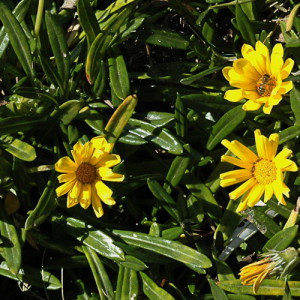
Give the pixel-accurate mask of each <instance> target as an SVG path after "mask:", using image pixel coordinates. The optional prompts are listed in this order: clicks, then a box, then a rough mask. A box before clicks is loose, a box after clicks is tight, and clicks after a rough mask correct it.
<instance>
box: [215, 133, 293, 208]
mask: <svg viewBox="0 0 300 300" xmlns="http://www.w3.org/2000/svg"><path fill="white" fill-rule="evenodd" d="M254 134H255V143H256V150H257V154H255V153H254V152H252V151H251V150H250V149H248V148H247V147H245V146H244V145H243V144H241V143H240V142H238V141H232V142H229V141H228V140H223V141H222V144H223V145H224V146H225V147H226V148H228V149H229V150H230V151H231V152H232V153H233V154H235V155H236V156H237V157H238V158H239V159H238V158H235V157H232V156H228V155H223V156H222V157H221V161H224V162H228V163H230V164H233V165H235V166H238V167H240V168H241V169H239V170H233V171H229V172H226V173H223V174H221V175H220V178H221V182H220V185H221V186H222V187H227V186H230V185H233V184H237V183H241V182H244V181H245V182H244V183H243V184H241V185H240V186H239V187H238V188H236V189H235V190H234V191H232V192H231V193H230V194H229V197H230V199H233V200H235V199H238V198H239V197H241V196H242V195H244V197H243V199H242V201H241V203H240V204H239V206H238V208H237V211H242V210H245V209H247V208H248V207H253V206H254V205H255V204H256V203H257V202H258V201H259V200H260V198H261V197H262V196H263V194H264V201H265V202H267V201H268V200H270V199H271V197H272V196H273V195H275V197H276V198H277V200H278V201H279V202H280V203H281V204H285V203H286V202H285V200H284V198H283V195H285V196H286V197H289V191H290V189H289V188H288V187H287V186H286V185H285V184H284V182H283V172H287V171H289V172H295V171H297V170H298V167H297V165H296V164H295V163H294V162H293V161H291V160H290V159H288V157H289V156H290V155H291V154H292V151H291V150H290V149H287V148H284V149H283V150H282V151H281V152H279V153H278V154H277V155H276V153H277V147H278V142H279V135H278V134H277V133H273V134H271V135H270V137H269V138H267V137H265V136H264V135H262V134H261V132H260V130H259V129H257V130H255V132H254Z"/></svg>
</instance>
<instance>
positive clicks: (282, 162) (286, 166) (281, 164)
mask: <svg viewBox="0 0 300 300" xmlns="http://www.w3.org/2000/svg"><path fill="white" fill-rule="evenodd" d="M276 166H277V167H278V168H279V169H281V171H282V172H287V171H288V172H296V171H298V167H297V165H296V164H295V163H294V162H293V161H292V160H290V159H286V158H283V159H279V160H276Z"/></svg>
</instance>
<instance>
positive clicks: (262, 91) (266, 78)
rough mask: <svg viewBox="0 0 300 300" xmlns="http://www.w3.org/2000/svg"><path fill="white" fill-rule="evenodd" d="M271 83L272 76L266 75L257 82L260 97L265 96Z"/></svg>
mask: <svg viewBox="0 0 300 300" xmlns="http://www.w3.org/2000/svg"><path fill="white" fill-rule="evenodd" d="M269 81H270V75H268V74H265V75H264V76H262V78H261V79H260V80H259V81H258V82H257V92H258V94H259V95H260V96H264V94H265V92H266V88H267V85H268V83H269Z"/></svg>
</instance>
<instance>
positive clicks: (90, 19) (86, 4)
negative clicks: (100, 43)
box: [77, 0, 100, 46]
mask: <svg viewBox="0 0 300 300" xmlns="http://www.w3.org/2000/svg"><path fill="white" fill-rule="evenodd" d="M77 12H78V17H79V22H80V25H81V26H82V29H83V31H84V32H85V34H86V37H87V40H88V44H89V46H90V45H91V44H92V43H93V41H94V40H95V38H96V36H97V35H98V34H99V32H100V28H99V24H98V21H97V19H96V16H95V13H94V11H93V9H92V7H91V3H90V1H89V0H78V1H77Z"/></svg>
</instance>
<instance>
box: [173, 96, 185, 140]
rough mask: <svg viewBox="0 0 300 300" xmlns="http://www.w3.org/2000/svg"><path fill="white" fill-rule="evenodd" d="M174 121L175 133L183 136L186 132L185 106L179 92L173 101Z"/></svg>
mask: <svg viewBox="0 0 300 300" xmlns="http://www.w3.org/2000/svg"><path fill="white" fill-rule="evenodd" d="M175 121H176V123H175V128H176V133H177V135H178V136H180V137H182V138H183V137H184V136H185V133H186V108H185V106H184V104H183V101H182V99H181V96H180V94H179V93H177V97H176V102H175Z"/></svg>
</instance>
